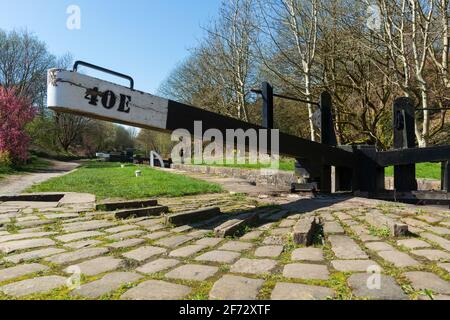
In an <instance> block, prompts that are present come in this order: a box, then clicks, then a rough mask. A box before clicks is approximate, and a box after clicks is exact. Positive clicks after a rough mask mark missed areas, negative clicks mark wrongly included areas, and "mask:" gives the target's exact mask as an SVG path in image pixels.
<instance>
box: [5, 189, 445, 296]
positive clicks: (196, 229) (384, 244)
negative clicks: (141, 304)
mask: <svg viewBox="0 0 450 320" xmlns="http://www.w3.org/2000/svg"><path fill="white" fill-rule="evenodd" d="M270 200H272V202H273V203H275V204H276V205H273V206H271V207H268V208H262V209H261V208H258V209H259V210H260V212H261V214H260V217H263V219H261V220H260V222H259V223H258V225H256V226H254V227H251V228H250V227H248V228H246V229H245V230H243V232H241V234H239V235H237V236H235V237H232V238H225V239H223V238H217V237H215V235H214V232H213V227H214V226H204V225H202V226H199V225H198V224H196V225H191V226H181V227H174V226H166V225H164V221H163V218H160V217H152V218H150V217H145V218H135V219H127V220H116V219H115V218H114V217H113V215H112V214H110V213H105V212H93V211H92V209H90V208H91V207H92V205H86V204H80V203H78V204H74V205H70V204H65V205H61V203H57V202H56V203H44V202H41V203H36V202H17V201H16V202H3V203H0V299H414V300H415V299H450V274H449V272H450V212H449V211H448V210H445V209H440V208H431V207H413V206H406V205H397V204H392V203H386V202H380V201H371V200H365V199H361V198H352V199H346V200H345V199H338V198H317V199H300V198H293V197H278V198H272V199H267V198H266V199H264V203H258V201H257V198H251V197H246V196H242V195H230V194H220V195H202V196H195V197H182V198H172V199H159V201H160V203H161V204H163V205H167V206H169V208H170V209H171V211H172V212H182V211H188V210H192V209H197V208H199V207H210V206H219V207H221V209H222V212H225V213H228V214H229V215H228V217H231V216H232V213H242V212H244V211H252V210H255V209H256V207H258V206H266V205H267V204H268V203H270ZM374 211H376V212H378V213H380V214H382V215H388V216H389V217H390V218H392V219H394V220H396V221H397V222H403V223H406V224H408V226H409V227H410V230H412V231H413V233H409V234H408V235H406V236H402V237H392V236H391V235H390V234H389V232H388V231H387V228H386V230H385V229H383V228H382V229H377V228H375V227H374V226H373V225H371V224H369V223H368V222H367V220H366V219H365V214H366V213H368V212H374ZM258 212H259V211H258ZM305 215H306V216H320V217H321V218H322V220H323V221H324V222H325V225H324V234H323V235H322V236H318V237H316V239H315V244H314V245H313V246H311V247H305V246H301V245H296V244H295V243H294V242H293V240H292V239H293V238H292V231H293V228H294V226H295V224H296V222H297V221H298V220H299V219H301V218H303V217H304V216H305ZM224 217H225V215H224ZM374 272H375V273H374ZM377 272H381V275H380V276H378V274H377ZM80 273H81V275H80ZM377 276H378V277H377Z"/></svg>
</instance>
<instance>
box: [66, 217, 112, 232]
mask: <svg viewBox="0 0 450 320" xmlns="http://www.w3.org/2000/svg"><path fill="white" fill-rule="evenodd" d="M115 225H116V224H115V223H112V222H109V221H106V220H91V221H84V222H73V223H67V224H64V225H63V230H64V231H65V232H80V231H91V230H98V229H102V228H108V227H112V226H115Z"/></svg>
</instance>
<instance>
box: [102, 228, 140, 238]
mask: <svg viewBox="0 0 450 320" xmlns="http://www.w3.org/2000/svg"><path fill="white" fill-rule="evenodd" d="M144 233H145V231H142V230H131V231H125V232H120V233H116V234H113V235H111V236H107V237H106V239H108V240H124V239H126V238H131V237H138V236H140V235H142V234H144Z"/></svg>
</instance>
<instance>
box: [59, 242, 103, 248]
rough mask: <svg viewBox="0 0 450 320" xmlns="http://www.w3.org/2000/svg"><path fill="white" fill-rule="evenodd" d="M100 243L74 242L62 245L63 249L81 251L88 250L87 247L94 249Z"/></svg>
mask: <svg viewBox="0 0 450 320" xmlns="http://www.w3.org/2000/svg"><path fill="white" fill-rule="evenodd" d="M101 243H102V242H101V241H99V240H81V241H76V242H69V243H66V244H64V246H65V247H67V248H71V249H83V248H89V247H95V246H97V245H99V244H101Z"/></svg>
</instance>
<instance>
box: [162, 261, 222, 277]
mask: <svg viewBox="0 0 450 320" xmlns="http://www.w3.org/2000/svg"><path fill="white" fill-rule="evenodd" d="M217 271H219V268H218V267H212V266H205V265H199V264H186V265H183V266H180V267H177V268H175V269H174V270H172V271H170V272H168V273H166V278H170V279H182V280H193V281H204V280H206V279H208V278H211V277H212V276H214V275H215V274H216V273H217Z"/></svg>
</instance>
